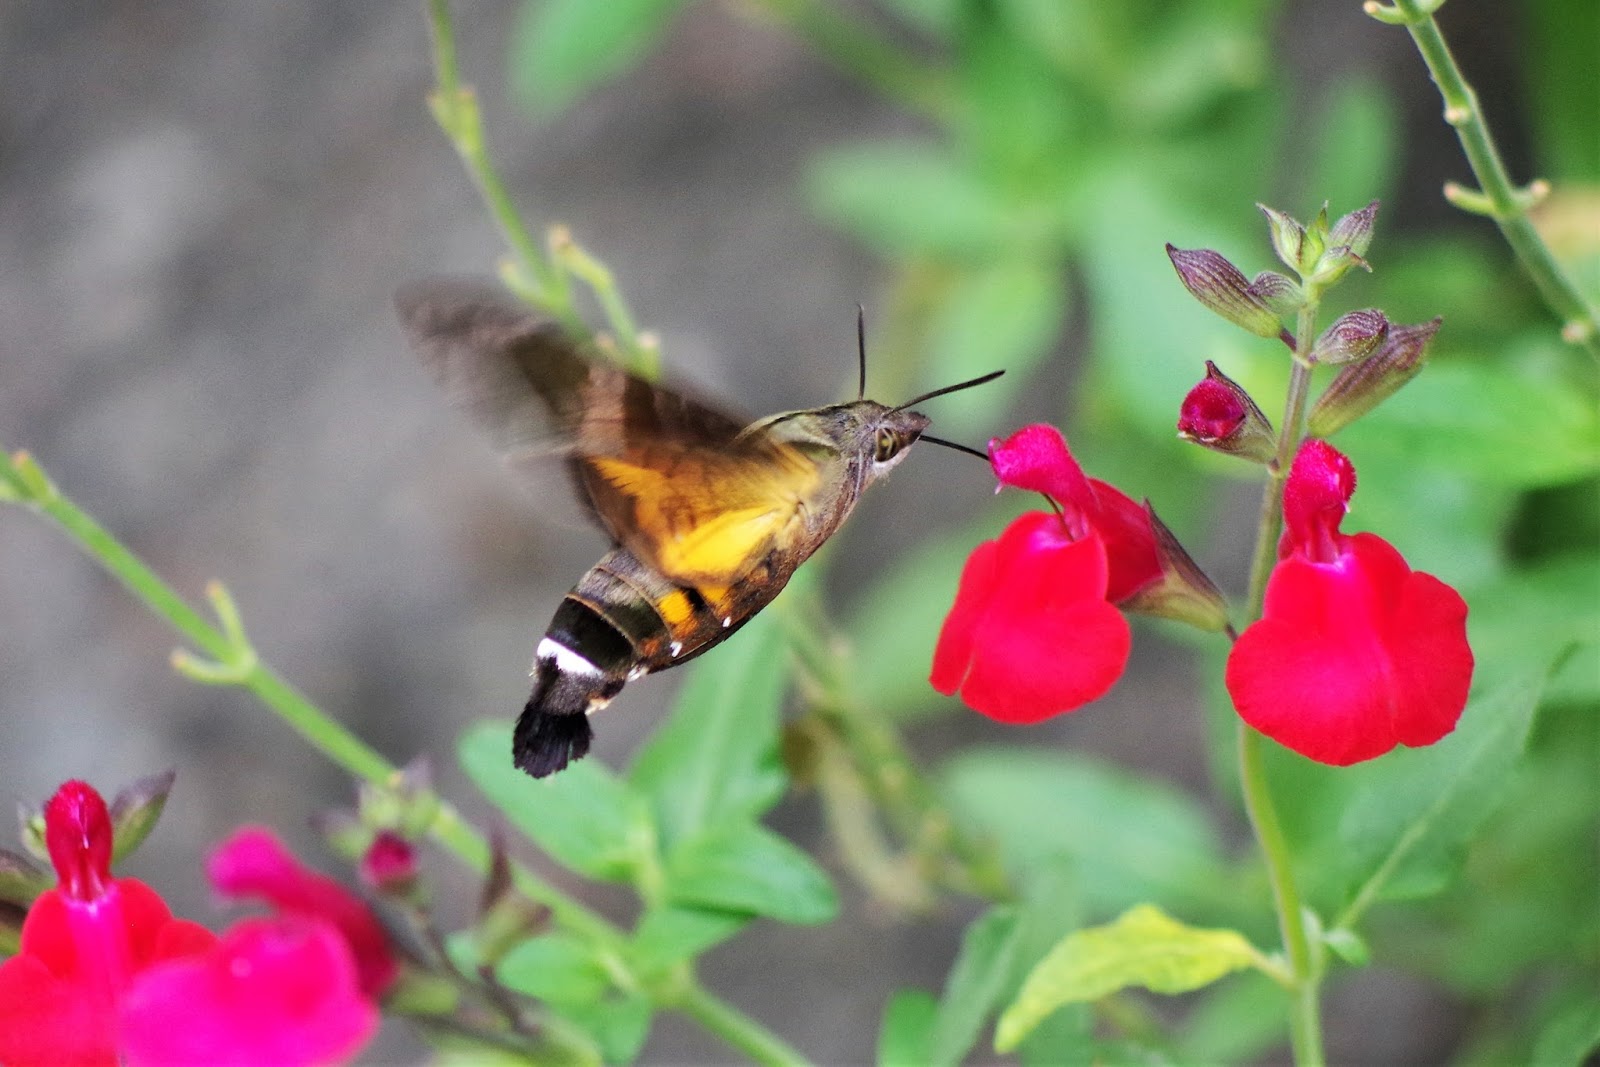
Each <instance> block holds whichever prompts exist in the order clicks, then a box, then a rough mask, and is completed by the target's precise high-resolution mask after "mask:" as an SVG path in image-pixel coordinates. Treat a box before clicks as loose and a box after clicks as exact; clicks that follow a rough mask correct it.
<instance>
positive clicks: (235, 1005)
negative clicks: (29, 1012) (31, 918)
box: [122, 919, 378, 1067]
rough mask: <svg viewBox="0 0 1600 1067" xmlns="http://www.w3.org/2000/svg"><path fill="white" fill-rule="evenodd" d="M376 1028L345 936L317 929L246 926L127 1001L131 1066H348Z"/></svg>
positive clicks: (166, 967) (153, 972)
mask: <svg viewBox="0 0 1600 1067" xmlns="http://www.w3.org/2000/svg"><path fill="white" fill-rule="evenodd" d="M377 1026H378V1009H377V1007H376V1006H375V1005H374V1004H373V1003H372V1002H371V1001H370V1000H368V999H367V998H366V997H364V996H363V995H362V994H361V991H360V987H359V984H358V975H357V970H356V963H355V960H354V958H353V957H352V956H351V953H350V949H349V947H348V946H347V945H346V943H345V940H344V938H343V936H342V935H341V934H340V932H339V931H338V929H337V928H335V927H334V926H333V925H332V924H330V923H327V922H323V921H317V920H284V919H246V920H243V921H241V922H239V923H237V924H236V925H235V926H234V927H233V928H232V929H231V930H229V931H228V933H227V934H226V935H225V936H224V937H223V939H222V941H221V942H220V943H219V944H218V945H217V946H216V947H215V948H214V949H213V950H212V951H211V952H209V953H207V954H206V955H204V956H200V957H195V958H191V959H186V960H180V961H176V962H171V963H165V964H161V965H159V966H156V967H153V968H151V969H150V970H148V971H146V972H145V973H144V974H143V975H141V976H140V978H139V979H138V981H137V982H135V983H134V986H133V988H132V989H131V990H130V991H129V993H128V996H127V997H126V998H125V999H124V1002H123V1014H122V1048H123V1051H124V1053H125V1054H126V1056H127V1062H128V1063H129V1064H130V1065H131V1067H155V1065H163V1067H168V1065H177V1064H200V1063H204V1064H208V1065H213V1067H246V1065H256V1064H259V1065H262V1067H267V1065H274V1067H299V1065H306V1067H310V1065H312V1064H328V1063H339V1062H344V1061H346V1060H348V1059H350V1058H352V1057H354V1056H355V1055H356V1053H358V1052H359V1051H360V1050H361V1049H362V1048H363V1047H364V1046H365V1045H366V1043H367V1041H368V1040H370V1039H371V1037H372V1035H373V1033H374V1032H375V1031H376V1029H377Z"/></svg>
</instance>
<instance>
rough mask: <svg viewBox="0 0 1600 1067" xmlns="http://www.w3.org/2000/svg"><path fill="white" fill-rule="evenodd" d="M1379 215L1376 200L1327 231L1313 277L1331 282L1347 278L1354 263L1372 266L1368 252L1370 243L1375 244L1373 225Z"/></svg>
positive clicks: (1313, 278)
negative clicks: (1368, 260) (1367, 256)
mask: <svg viewBox="0 0 1600 1067" xmlns="http://www.w3.org/2000/svg"><path fill="white" fill-rule="evenodd" d="M1324 213H1326V209H1324ZM1377 218H1378V202H1377V201H1376V200H1374V201H1373V202H1372V203H1370V204H1368V205H1367V206H1366V207H1364V208H1362V209H1361V210H1360V211H1352V212H1351V213H1350V214H1348V215H1346V216H1344V217H1343V218H1341V219H1340V220H1339V221H1338V222H1336V223H1334V224H1333V226H1332V228H1331V229H1328V230H1327V231H1326V232H1327V235H1328V236H1327V241H1326V245H1325V248H1324V250H1323V252H1322V253H1321V254H1320V255H1319V256H1318V257H1317V261H1316V266H1315V268H1314V269H1313V270H1312V272H1311V277H1312V280H1314V281H1315V282H1316V283H1317V284H1318V285H1322V286H1328V285H1332V284H1333V283H1334V282H1336V281H1338V280H1339V279H1340V278H1343V277H1344V276H1345V274H1346V273H1347V272H1348V271H1349V270H1350V268H1351V267H1360V268H1361V269H1362V270H1366V271H1370V270H1372V266H1371V264H1369V263H1368V262H1367V261H1366V258H1365V256H1366V251H1367V248H1368V246H1370V245H1371V244H1372V225H1373V223H1374V222H1375V221H1376V220H1377Z"/></svg>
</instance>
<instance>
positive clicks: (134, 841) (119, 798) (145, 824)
mask: <svg viewBox="0 0 1600 1067" xmlns="http://www.w3.org/2000/svg"><path fill="white" fill-rule="evenodd" d="M177 780H178V772H177V771H172V770H168V771H162V772H161V773H160V774H152V775H147V776H146V777H144V778H140V779H139V780H138V781H136V782H133V783H131V784H129V785H126V786H124V787H123V788H121V789H119V790H118V791H117V795H116V798H115V799H113V800H112V801H111V809H110V810H111V841H112V852H111V858H112V859H113V860H120V859H122V858H123V857H125V856H128V855H130V854H131V853H132V852H133V850H134V849H136V848H138V847H139V845H140V844H141V843H142V842H143V841H144V839H145V838H146V837H148V836H149V834H150V831H151V830H154V829H155V826H156V820H158V819H160V818H161V811H162V809H163V808H165V807H166V806H167V794H169V793H171V792H172V784H173V783H174V782H176V781H177Z"/></svg>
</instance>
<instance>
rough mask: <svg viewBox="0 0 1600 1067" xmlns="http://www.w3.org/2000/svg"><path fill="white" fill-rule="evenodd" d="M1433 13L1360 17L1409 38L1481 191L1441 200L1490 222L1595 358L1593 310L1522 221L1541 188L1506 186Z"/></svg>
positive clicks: (1407, 2) (1434, 6) (1425, 5)
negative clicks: (1402, 29)
mask: <svg viewBox="0 0 1600 1067" xmlns="http://www.w3.org/2000/svg"><path fill="white" fill-rule="evenodd" d="M1441 6H1443V0H1394V5H1393V6H1392V7H1385V6H1383V5H1382V4H1379V3H1376V2H1375V0H1369V2H1368V3H1367V4H1366V6H1365V10H1366V12H1367V14H1369V15H1371V16H1372V17H1373V18H1376V19H1378V20H1379V21H1382V22H1387V23H1390V24H1391V25H1403V26H1404V27H1405V28H1406V31H1407V32H1408V33H1410V34H1411V39H1412V41H1414V42H1415V43H1416V46H1417V51H1418V52H1420V53H1421V55H1422V61H1423V62H1424V63H1426V64H1427V66H1428V73H1429V74H1430V75H1432V77H1433V82H1434V84H1435V85H1437V86H1438V87H1439V95H1440V96H1441V97H1442V98H1443V99H1444V105H1445V107H1444V117H1445V121H1446V122H1448V123H1450V125H1452V126H1454V127H1455V129H1456V137H1457V138H1458V139H1459V140H1460V141H1461V148H1462V150H1463V151H1464V152H1465V153H1466V156H1467V162H1468V163H1469V164H1470V165H1471V166H1472V173H1473V174H1474V175H1475V176H1476V177H1477V179H1478V184H1479V185H1480V186H1481V187H1482V192H1481V193H1477V192H1474V191H1472V190H1464V189H1459V188H1457V187H1454V186H1447V187H1446V189H1445V196H1446V198H1447V199H1449V200H1450V201H1451V203H1453V204H1455V205H1456V206H1457V207H1460V208H1463V209H1465V210H1470V211H1475V212H1477V213H1478V214H1484V215H1488V216H1489V217H1490V218H1492V219H1493V220H1494V222H1495V225H1496V226H1498V227H1500V233H1501V234H1502V235H1503V236H1504V237H1505V239H1506V243H1507V244H1509V245H1510V246H1511V251H1512V252H1513V253H1515V255H1516V257H1517V260H1518V261H1519V262H1520V263H1521V264H1522V269H1523V270H1524V271H1525V272H1526V273H1527V275H1528V277H1530V278H1532V279H1533V283H1534V285H1535V286H1537V287H1538V289H1539V292H1540V294H1541V295H1542V296H1543V297H1544V300H1545V303H1547V304H1548V305H1549V306H1550V307H1551V309H1552V310H1554V311H1555V313H1556V314H1557V315H1559V316H1560V317H1561V320H1562V329H1561V336H1562V337H1563V338H1564V339H1565V340H1567V341H1568V342H1571V343H1573V344H1581V345H1583V346H1584V347H1585V348H1587V349H1588V350H1589V354H1590V355H1592V356H1594V357H1595V358H1596V359H1600V311H1597V310H1596V309H1595V307H1594V306H1593V305H1592V304H1590V303H1589V301H1587V300H1585V299H1584V297H1583V294H1582V293H1580V292H1579V291H1578V287H1577V286H1576V285H1575V284H1574V283H1573V281H1572V279H1571V278H1570V277H1568V275H1567V273H1566V272H1565V271H1564V270H1562V268H1561V264H1560V263H1559V262H1557V260H1556V257H1555V255H1554V254H1553V253H1552V252H1551V251H1550V246H1549V245H1547V244H1545V242H1544V239H1543V238H1542V237H1540V236H1539V231H1538V230H1537V229H1535V228H1534V225H1533V222H1532V220H1531V219H1530V218H1529V217H1528V209H1529V208H1530V207H1532V206H1533V205H1534V204H1535V203H1536V202H1537V201H1538V199H1539V198H1540V197H1541V196H1542V195H1543V194H1544V193H1546V192H1548V189H1549V187H1548V185H1547V184H1546V183H1544V182H1535V183H1533V184H1532V185H1530V186H1529V187H1528V188H1527V189H1518V188H1516V187H1515V186H1514V185H1513V184H1512V182H1511V177H1510V175H1508V174H1507V173H1506V167H1505V163H1504V162H1503V161H1502V160H1501V158H1500V151H1499V149H1498V148H1497V147H1496V146H1495V143H1494V138H1493V137H1492V136H1491V135H1490V133H1489V125H1488V123H1487V122H1486V121H1485V119H1484V115H1483V109H1482V108H1481V107H1480V106H1479V105H1478V94H1477V92H1476V91H1474V90H1473V88H1472V86H1471V85H1470V84H1468V83H1467V80H1466V79H1465V78H1464V77H1462V75H1461V68H1460V67H1458V66H1456V60H1455V57H1454V56H1453V55H1451V54H1450V46H1449V45H1448V44H1446V43H1445V39H1444V35H1443V34H1442V33H1440V32H1439V24H1438V22H1436V21H1435V20H1434V17H1433V13H1434V12H1435V11H1437V10H1438V9H1439V8H1440V7H1441Z"/></svg>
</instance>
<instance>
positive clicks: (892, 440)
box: [872, 428, 900, 463]
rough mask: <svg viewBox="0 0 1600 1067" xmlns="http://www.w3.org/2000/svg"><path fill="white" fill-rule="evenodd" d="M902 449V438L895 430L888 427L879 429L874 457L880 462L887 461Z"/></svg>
mask: <svg viewBox="0 0 1600 1067" xmlns="http://www.w3.org/2000/svg"><path fill="white" fill-rule="evenodd" d="M898 451H900V438H898V437H896V436H895V433H894V431H893V430H890V429H888V428H885V429H882V430H879V431H878V440H877V443H876V447H875V448H874V450H873V453H872V458H873V459H875V460H877V461H878V462H879V463H887V462H889V461H890V460H891V459H893V458H894V454H895V453H896V452H898Z"/></svg>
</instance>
